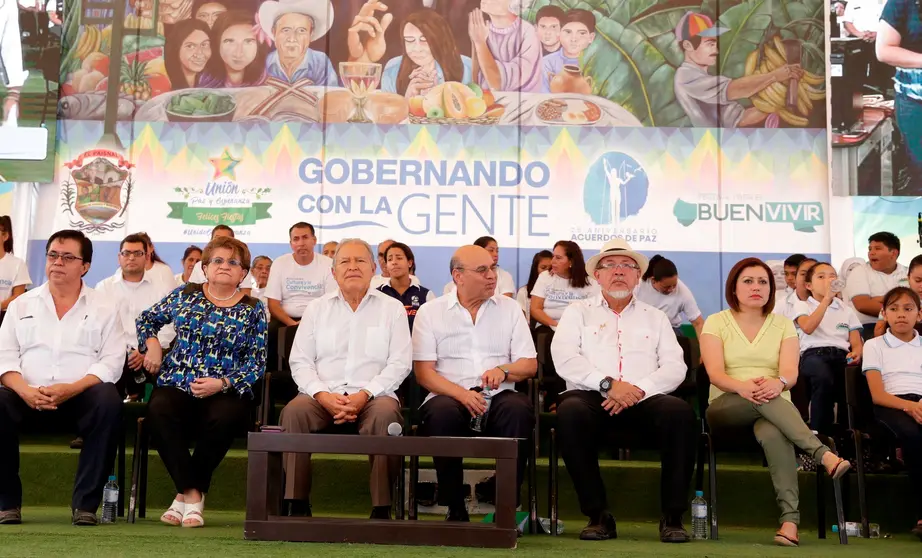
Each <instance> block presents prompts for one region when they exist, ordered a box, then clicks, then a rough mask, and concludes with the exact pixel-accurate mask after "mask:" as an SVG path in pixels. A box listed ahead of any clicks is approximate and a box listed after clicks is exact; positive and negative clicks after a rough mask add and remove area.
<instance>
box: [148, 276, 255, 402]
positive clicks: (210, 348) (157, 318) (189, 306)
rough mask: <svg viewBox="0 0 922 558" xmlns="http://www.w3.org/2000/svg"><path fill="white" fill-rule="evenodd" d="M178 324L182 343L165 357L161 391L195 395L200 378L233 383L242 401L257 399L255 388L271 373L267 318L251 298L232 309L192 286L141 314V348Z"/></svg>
mask: <svg viewBox="0 0 922 558" xmlns="http://www.w3.org/2000/svg"><path fill="white" fill-rule="evenodd" d="M169 323H172V324H173V326H174V327H175V328H176V340H175V341H174V342H173V346H172V348H171V349H170V352H169V353H168V354H166V355H165V356H164V357H163V364H162V365H161V366H160V374H159V376H158V377H157V385H158V386H173V387H177V388H179V389H181V390H183V391H186V392H188V391H189V385H190V384H191V383H192V382H193V381H194V380H195V379H196V378H227V379H228V381H229V382H230V383H231V386H233V388H234V389H235V390H236V391H237V392H238V393H240V395H244V394H246V395H249V396H250V397H252V396H253V391H252V389H253V384H254V383H256V380H258V379H259V378H261V377H262V376H263V373H264V372H265V370H266V329H267V325H266V312H265V310H264V309H263V305H262V302H260V301H259V300H257V299H255V298H252V297H249V296H245V297H243V299H242V300H241V301H240V302H238V303H237V304H235V305H234V306H231V307H229V308H221V307H220V306H216V305H215V304H213V303H212V302H211V301H210V300H208V299H207V298H205V293H204V292H203V291H202V285H200V284H198V283H188V284H186V285H184V286H182V287H179V288H177V289H176V290H174V291H173V292H172V293H170V294H169V295H167V296H166V298H164V299H163V300H161V301H160V302H158V303H157V304H155V305H153V306H151V307H150V308H148V309H147V310H145V311H144V312H142V313H141V315H140V316H139V317H138V320H137V326H138V346H139V347H141V348H142V349H141V350H142V351H144V350H146V347H147V340H148V339H150V338H152V337H156V336H157V332H159V331H160V328H162V327H163V326H165V325H166V324H169Z"/></svg>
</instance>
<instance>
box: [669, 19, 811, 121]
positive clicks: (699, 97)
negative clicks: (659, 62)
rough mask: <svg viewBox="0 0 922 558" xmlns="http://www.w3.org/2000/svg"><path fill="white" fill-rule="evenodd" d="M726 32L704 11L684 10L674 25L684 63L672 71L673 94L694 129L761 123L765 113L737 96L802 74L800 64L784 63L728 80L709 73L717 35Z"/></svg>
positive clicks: (756, 91) (740, 96)
mask: <svg viewBox="0 0 922 558" xmlns="http://www.w3.org/2000/svg"><path fill="white" fill-rule="evenodd" d="M727 31H729V29H727V28H726V27H718V26H716V25H714V21H713V20H711V18H709V17H708V16H706V15H704V14H699V13H695V12H688V13H686V14H685V15H684V16H682V19H680V20H679V24H678V25H677V26H676V30H675V36H676V41H678V43H679V48H681V49H682V51H683V52H684V53H685V62H683V63H682V65H681V66H679V68H678V69H677V70H676V72H675V80H674V85H675V96H676V100H677V101H678V102H679V105H681V106H682V108H683V109H685V114H687V115H688V118H689V119H690V120H691V123H692V126H695V127H698V128H738V127H741V126H752V125H755V124H759V123H761V122H763V121H764V120H765V119H766V118H767V117H768V115H767V114H765V113H764V112H762V111H760V110H758V109H756V108H754V107H751V108H744V107H743V105H741V104H739V103H737V102H736V101H737V100H738V99H748V98H750V97H752V96H754V95H755V94H756V93H758V92H759V91H762V90H763V89H765V88H766V87H769V86H770V85H772V84H773V83H784V82H786V81H788V80H790V79H792V78H800V77H802V76H803V75H804V71H803V69H802V68H801V67H800V65H794V64H787V65H784V66H781V67H779V68H777V69H776V70H774V71H773V72H771V73H768V74H757V75H752V76H744V77H741V78H737V79H730V78H728V77H726V76H721V75H717V76H713V75H711V74H709V73H708V68H710V67H711V66H716V65H717V53H718V48H717V37H719V36H720V35H722V34H724V33H726V32H727Z"/></svg>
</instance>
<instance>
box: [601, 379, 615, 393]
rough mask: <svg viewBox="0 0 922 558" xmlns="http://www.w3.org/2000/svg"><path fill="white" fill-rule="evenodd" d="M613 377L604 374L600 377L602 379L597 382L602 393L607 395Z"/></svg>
mask: <svg viewBox="0 0 922 558" xmlns="http://www.w3.org/2000/svg"><path fill="white" fill-rule="evenodd" d="M614 381H615V379H614V378H612V377H611V376H606V377H604V378H602V381H601V382H599V391H601V392H602V395H608V390H610V389H611V384H612V382H614Z"/></svg>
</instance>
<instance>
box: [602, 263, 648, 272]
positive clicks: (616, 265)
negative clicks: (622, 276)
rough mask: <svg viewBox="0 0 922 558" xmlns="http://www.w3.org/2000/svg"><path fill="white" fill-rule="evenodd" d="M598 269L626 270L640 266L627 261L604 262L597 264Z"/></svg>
mask: <svg viewBox="0 0 922 558" xmlns="http://www.w3.org/2000/svg"><path fill="white" fill-rule="evenodd" d="M599 269H604V270H607V271H628V270H631V269H640V266H639V265H636V264H629V263H605V264H601V265H599Z"/></svg>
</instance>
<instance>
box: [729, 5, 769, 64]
mask: <svg viewBox="0 0 922 558" xmlns="http://www.w3.org/2000/svg"><path fill="white" fill-rule="evenodd" d="M718 21H719V25H720V26H721V27H726V28H727V29H729V31H727V32H726V33H724V34H723V35H721V36H720V38H719V46H720V54H719V56H718V64H717V67H718V73H720V74H722V75H725V76H727V77H729V78H738V77H741V76H742V75H743V74H744V72H745V69H746V57H747V56H748V55H749V53H750V52H752V51H753V50H754V49H756V48H757V47H758V46H759V45H760V44H761V43H762V40H763V37H764V36H765V30H766V29H767V28H768V27H769V26H770V25H771V24H772V2H771V0H746V1H745V2H743V3H741V4H739V5H736V6H733V7H732V8H730V9H728V10H726V11H724V12H723V13H721V14H720V18H719V20H718Z"/></svg>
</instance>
